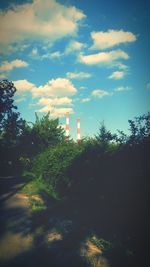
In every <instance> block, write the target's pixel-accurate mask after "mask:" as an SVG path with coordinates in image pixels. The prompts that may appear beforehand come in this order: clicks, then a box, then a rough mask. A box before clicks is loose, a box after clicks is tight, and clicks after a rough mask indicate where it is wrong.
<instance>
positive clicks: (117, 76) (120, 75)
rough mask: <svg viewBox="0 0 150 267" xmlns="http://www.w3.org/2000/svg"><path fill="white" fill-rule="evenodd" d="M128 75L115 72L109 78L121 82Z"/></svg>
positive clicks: (122, 72)
mask: <svg viewBox="0 0 150 267" xmlns="http://www.w3.org/2000/svg"><path fill="white" fill-rule="evenodd" d="M125 75H126V72H124V71H114V72H113V73H112V74H111V75H110V76H109V77H108V78H109V79H114V80H120V79H122V78H123V77H124V76H125Z"/></svg>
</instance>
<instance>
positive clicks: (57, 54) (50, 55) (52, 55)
mask: <svg viewBox="0 0 150 267" xmlns="http://www.w3.org/2000/svg"><path fill="white" fill-rule="evenodd" d="M62 55H63V54H62V53H60V51H55V52H52V53H46V54H44V55H42V56H41V57H40V58H41V59H45V58H50V59H59V58H60V57H61V56H62Z"/></svg>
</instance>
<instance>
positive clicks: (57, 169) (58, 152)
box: [32, 141, 82, 195]
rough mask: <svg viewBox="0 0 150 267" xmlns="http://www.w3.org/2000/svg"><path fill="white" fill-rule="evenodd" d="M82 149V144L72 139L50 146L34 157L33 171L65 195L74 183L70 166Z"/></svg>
mask: <svg viewBox="0 0 150 267" xmlns="http://www.w3.org/2000/svg"><path fill="white" fill-rule="evenodd" d="M81 151H82V146H80V145H78V144H76V143H73V142H71V141H70V142H63V143H62V144H59V145H56V146H54V147H51V148H48V149H47V150H46V151H44V152H43V153H41V154H39V155H38V156H37V157H36V158H35V159H34V161H33V167H32V173H33V174H34V176H35V177H36V178H41V179H44V180H45V181H46V182H48V183H49V184H50V186H51V187H52V188H53V189H54V190H55V191H57V192H59V194H60V195H64V194H66V192H67V190H68V188H69V187H70V186H71V183H72V181H71V177H70V176H69V169H70V166H71V165H72V162H73V160H74V159H75V158H76V157H77V156H79V154H80V153H81Z"/></svg>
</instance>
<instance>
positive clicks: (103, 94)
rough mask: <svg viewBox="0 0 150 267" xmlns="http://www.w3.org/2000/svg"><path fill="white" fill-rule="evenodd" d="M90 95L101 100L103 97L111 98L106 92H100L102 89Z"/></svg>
mask: <svg viewBox="0 0 150 267" xmlns="http://www.w3.org/2000/svg"><path fill="white" fill-rule="evenodd" d="M91 95H92V96H94V97H98V98H102V97H104V96H111V95H112V93H110V92H107V91H105V90H102V89H96V90H93V91H92V93H91Z"/></svg>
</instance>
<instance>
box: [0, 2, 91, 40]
mask: <svg viewBox="0 0 150 267" xmlns="http://www.w3.org/2000/svg"><path fill="white" fill-rule="evenodd" d="M85 17H86V16H85V15H84V13H83V12H82V11H81V10H79V9H77V8H75V7H74V6H65V5H63V4H61V3H58V2H57V1H56V0H33V1H32V2H31V3H25V4H20V5H14V6H13V8H9V9H6V10H3V11H2V10H1V12H0V25H1V26H0V32H1V37H0V43H1V44H4V45H5V44H12V43H16V42H22V41H25V40H42V41H43V40H45V41H46V40H47V41H51V42H54V41H56V40H58V39H60V38H63V37H65V36H69V35H70V36H73V35H75V34H76V33H77V31H78V27H79V25H80V21H81V20H82V19H84V18H85Z"/></svg>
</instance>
